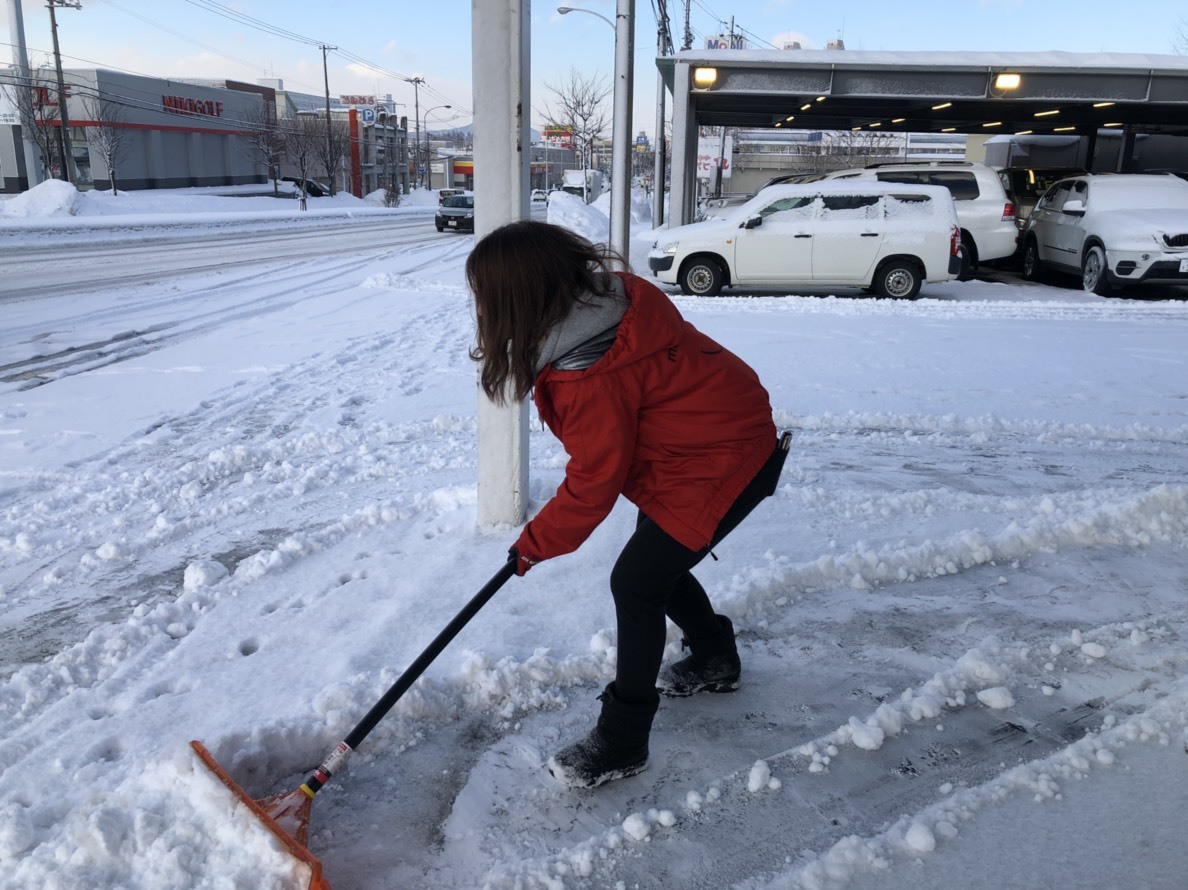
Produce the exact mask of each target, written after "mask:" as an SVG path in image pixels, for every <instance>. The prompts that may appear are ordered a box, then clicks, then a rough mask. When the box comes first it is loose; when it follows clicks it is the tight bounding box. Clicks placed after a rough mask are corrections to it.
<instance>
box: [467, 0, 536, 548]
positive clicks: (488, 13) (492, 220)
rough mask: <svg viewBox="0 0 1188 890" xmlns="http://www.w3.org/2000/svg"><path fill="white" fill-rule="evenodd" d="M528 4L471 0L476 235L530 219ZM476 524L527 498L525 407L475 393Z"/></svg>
mask: <svg viewBox="0 0 1188 890" xmlns="http://www.w3.org/2000/svg"><path fill="white" fill-rule="evenodd" d="M530 5H531V0H471V56H472V60H473V68H472V70H473V74H472V77H473V95H474V163H475V178H474V213H475V216H474V237H475V238H476V239H478V238H482V237H483V236H484V235H486V234H487V233H489V232H491V231H494V230H495V229H497V228H499V227H500V226H502V225H504V224H506V223H509V222H513V221H515V220H518V219H527V218H528V214H529V209H528V183H529V179H528V172H529V165H528V161H529V154H530V153H529V151H528V147H529V144H530V143H529V129H528V117H527V114H528V111H529V109H531V108H532V102H531V95H530V89H529V84H530V83H531V71H530V66H529V55H530V52H529V51H530V44H531V15H530ZM477 418H478V524H479V525H480V526H491V525H498V524H502V523H507V524H510V525H519V524H520V523H522V522H523V521H524V516H525V513H526V507H527V500H528V407H527V405H526V404H524V403H523V402H514V401H513V402H511V403H510V404H508V405H505V406H500V405H496V404H495V403H494V402H492V401H491V400H490V399H488V398H487V397H486V395H484V394H483V392H482V390H479V395H478V414H477Z"/></svg>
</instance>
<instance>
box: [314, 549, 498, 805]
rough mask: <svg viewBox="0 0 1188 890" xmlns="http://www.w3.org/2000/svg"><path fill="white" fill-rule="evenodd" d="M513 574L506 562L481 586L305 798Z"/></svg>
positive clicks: (346, 742) (327, 764)
mask: <svg viewBox="0 0 1188 890" xmlns="http://www.w3.org/2000/svg"><path fill="white" fill-rule="evenodd" d="M515 573H516V561H515V559H509V560H508V561H507V562H506V563H504V564H503V567H502V568H501V569H500V570H499V571H498V572H496V573H495V575H494V576H493V577H492V578H491V580H490V581H488V582H487V583H486V584H484V585H483V589H482V590H480V591H479V592H478V593H476V594H475V595H474V596H473V597H472V598H471V600H470V602H468V603H467V604H466V605H465V606H463V607H462V611H460V612H459V613H458V614H457V615H455V616H454V619H453V620H452V621H451V622H450V623H449V624H447V625H446V626H445V628H444V629H443V630H442V631H441V633H439V634H438V635H437V636H436V637H435V638H434V639H433V642H432V643H430V644H429V645H428V646H427V647H425V651H424V652H422V653H421V654H420V655H418V656H417V659H416V660H415V661H414V662H413V663H412V664H410V665H409V666H408V667H407V668H406V669H405V671H404V673H403V674H401V675H400V676H399V677H398V678H397V680H396V682H395V683H393V684H392V685H391V686H390V687H388V691H387V692H385V693H384V694H383V697H382V698H381V699H380V700H379V701H378V702H376V703H375V705H374V706H373V707H372V709H371V710H370V711H368V712H367V716H365V717H364V718H363V719H362V720H360V721H359V723H358V725H357V726H356V727H355V728H354V729H352V730H351V731H350V734H349V735H348V736H347V737H346V738H345V739H343V740H342V742H341V743H340V744H339V746H338V747H337V748H335V749H334V751H333V752H331V754H330V756H329V757H327V758H326V760H325V762H323V763H322V765H321V766H320V767H318V769H317V770H316V771H315V772H314V773H313V775H311V776H310V777H309V778H308V779H307V780H306V782H305V784H304V785H302V786H301V788H302V790H303V791H305V793H306V794H308V795H309V796H310V797H313V796H314V795H315V794H317V792H318V789H319V788H321V787H322V785H324V784H325V782H326V780H327V779H328V778H330V776H331V774H332V773H333V772H334V771H335V770H336V769H337V767H338V766H339V765H340V764H341V762H342V761H343V760H344V759H345V757H346V755H347V754H349V753H350V752H351V751H353V750H355V749H356V748H357V747H358V746H359V744H360V743H361V742H362V741H363V739H365V738H367V734H368V733H370V732H371V731H372V730H373V729H375V727H376V724H378V723H379V722H380V721H381V720H382V719H383V718H384V716H385V715H386V714H387V713H388V711H390V710H392V706H393V705H395V704H396V702H398V701H399V700H400V698H401V696H403V695H404V693H406V692H408V690H409V687H411V686H412V685H413V683H415V682H416V681H417V679H418V678H419V677H420V676H421V674H423V673H425V669H426V668H428V667H429V665H431V664H432V663H433V660H434V659H435V658H437V656H438V655H440V654H441V652H442V650H443V649H445V647H446V646H448V645H449V644H450V641H451V640H453V639H454V637H456V636H457V635H458V632H459V631H461V630H462V628H464V627H465V626H466V625H467V623H468V622H469V621H470V619H471V618H473V617H474V616H475V615H476V614H478V611H479V609H481V608H482V607H483V606H485V605H486V604H487V600H489V599H490V598H491V597H493V596H494V595H495V593H496V592H497V591H498V590H499V588H501V587H502V586H503V585H504V584H505V583H507V580H508V579H509V578H510V577H511V576H512V575H514V574H515Z"/></svg>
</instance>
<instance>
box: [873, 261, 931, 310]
mask: <svg viewBox="0 0 1188 890" xmlns="http://www.w3.org/2000/svg"><path fill="white" fill-rule="evenodd" d="M922 283H923V282H922V281H921V280H920V266H919V265H918V264H917V263H915V262H913V261H912V260H888V261H887V262H885V263H883V265H881V266H879V270H878V271H877V272H876V273H875V277H874V281H873V282H872V284H873V286H874V289H875V292H876V293H877V294H878V295H879V296H880V297H883V298H885V299H891V300H914V299H916V297H918V296H919V295H920V285H921V284H922Z"/></svg>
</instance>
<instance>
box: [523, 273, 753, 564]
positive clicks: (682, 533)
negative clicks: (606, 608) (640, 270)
mask: <svg viewBox="0 0 1188 890" xmlns="http://www.w3.org/2000/svg"><path fill="white" fill-rule="evenodd" d="M620 277H621V278H622V279H623V282H624V284H625V286H626V290H627V296H628V298H629V300H630V301H631V305H630V307H629V308H628V309H627V312H626V314H625V315H624V316H623V319H622V321H621V322H620V324H619V330H618V335H617V336H616V338H615V342H614V343H613V344H612V346H611V348H610V349H609V350H608V351H607V353H606V354H605V355H604V356H603V357H602V358H601V359H599V360H598V361H597V362H595V363H594V364H593V365H592V366H590V367H589V368H586V369H585V370H582V371H558V370H555V369H554V368H553V367H552V365H546V366H545V368H544V370H542V371H541V372H540V374H539V375H538V376H537V378H536V383H535V401H536V407H537V411H538V412H539V413H540V416H541V419H542V420H543V421H544V422H545V423H546V424H547V425H548V427H549V429H550V430H552V431H553V434H554V435H555V436H557V438H558V439H560V440H561V444H562V445H563V446H564V447H565V451H566V453H567V454H568V455H569V463H568V464H567V465H566V467H565V480H564V481H563V482H562V483H561V487H560V488H558V489H557V494H556V495H555V496H554V497H553V498H552V500H550V501H549V502H548V503H547V504H545V506H544V508H543V509H542V510H541V511H540V513H538V514H537V515H536V517H535V518H534V519H533V520H532V521H531V522H529V523H528V524H527V525H526V526H525V527H524V531H523V533H522V534H521V535H520V539H519V540H518V541H517V542H516V549H517V550H518V551H519V552H520V554H521V556H523V557H526V558H527V560H528V561H529V562H530V563H531V562H539V561H540V560H544V559H550V558H552V557H554V556H561V555H562V554H564V553H570V552H572V551H574V550H576V549H577V548H578V547H580V546H581V544H582V543H583V542H584V541H585V540H586V538H587V537H589V536H590V534H591V532H593V531H594V529H595V528H597V526H598V524H599V523H600V522H602V520H603V519H605V518H606V516H607V514H608V513H610V511H611V509H612V508H613V507H614V505H615V501H616V500H617V499H618V497H619V495H620V494H622V495H624V496H625V497H626V498H627V499H628V500H630V501H631V502H632V503H634V504H635V505H636V506H637V507H639V509H640V510H642V511H643V512H644V513H645V514H646V515H647V516H648V517H649V518H650V519H652V520H653V521H654V522H656V523H657V524H658V525H659V526H660V527H661V528H662V529H664V531H665V532H667V533H668V534H669V535H671V536H672V537H673V538H675V539H676V540H677V541H679V542H680V543H681V544H683V545H685V546H686V547H688V548H689V549H690V550H701V549H702V548H704V547H706V546H708V545H709V542H710V538H711V537H712V536H713V533H714V531H715V529H716V528H717V527H718V523H719V521H720V520H721V519H722V517H723V516H724V515H725V514H726V511H727V510H728V509H729V508H730V505H731V504H733V503H734V501H735V499H736V498H737V497H738V496H739V495H740V494H741V493H742V490H743V489H744V488H746V486H747V484H748V483H749V482H750V481H751V479H753V478H754V476H755V474H756V473H757V472H759V469H760V467H762V466H763V464H764V462H765V461H766V460H767V458H768V457H770V456H771V452H772V449H773V448H774V447H775V440H776V431H775V425H774V423H773V422H772V418H771V405H770V403H769V401H768V395H767V390H765V389H764V388H763V386H762V384H761V383H760V382H759V378H758V376H756V374H755V372H754V371H753V370H751V368H750V367H749V366H748V365H747V364H746V363H745V362H743V361H742V360H741V359H740V358H738V357H737V356H735V355H734V354H733V353H731V352H729V351H728V350H727V349H725V348H724V347H722V346H720V345H719V344H717V343H715V342H714V341H713V340H711V339H710V338H709V337H707V336H706V335H705V334H703V333H701V332H700V331H698V330H697V329H696V328H695V327H693V325H691V324H689V323H688V322H687V321H685V320H684V319H683V318H682V317H681V314H680V312H679V311H677V308H676V306H675V305H673V303H672V301H671V300H669V299H668V297H667V296H666V295H665V294H664V293H662V292H661V291H660V290H659V289H657V288H656V287H655V286H654V285H652V284H651V283H649V282H647V281H645V280H644V279H642V278H639V277H637V276H635V275H630V274H624V275H620Z"/></svg>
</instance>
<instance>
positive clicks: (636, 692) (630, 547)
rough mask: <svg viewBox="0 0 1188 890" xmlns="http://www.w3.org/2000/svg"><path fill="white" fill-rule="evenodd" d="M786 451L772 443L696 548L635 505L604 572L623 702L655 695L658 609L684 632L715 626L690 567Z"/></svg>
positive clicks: (768, 483) (744, 509) (736, 519)
mask: <svg viewBox="0 0 1188 890" xmlns="http://www.w3.org/2000/svg"><path fill="white" fill-rule="evenodd" d="M786 454H787V452H786V451H784V450H783V449H781V448H779V447H778V446H777V447H776V449H775V450H774V451H773V452H772V455H771V457H769V458H768V459H767V463H765V464H764V465H763V467H762V468H760V470H759V472H758V473H756V474H755V478H754V479H752V480H751V482H750V484H748V485H747V487H746V488H744V489H743V491H742V494H740V495H739V496H738V497H737V498H736V499H735V501H734V503H733V504H731V506H730V509H729V510H727V511H726V515H725V516H723V517H722V521H721V522H719V523H718V527H717V529H716V530H715V531H714V536H713V538H712V539H711V540H710V543H709V546H707V547H705V548H703V549H701V550H690V549H689V548H688V547H686V546H685V545H683V544H681V543H679V542H678V541H676V540H675V539H674V538H673V537H672V536H670V535H669V534H668V533H667V532H666V531H664V529H662V528H660V526H659V525H657V524H656V523H655V522H653V521H652V520H651V519H649V518H648V517H647V516H645V515H644V514H643V512H642V511H641V512H640V514H639V518H638V519H637V520H636V525H635V533H634V534H632V536H631V538H630V539H629V540H628V541H627V544H626V545H625V546H624V547H623V552H622V553H620V554H619V558H618V560H617V561H616V562H615V567H614V569H612V570H611V576H610V586H611V593H612V594H613V595H614V598H615V618H616V620H617V623H618V636H619V654H618V665H617V668H616V670H615V694H616V695H617V696H618V697H619V698H621V699H623V700H624V701H628V702H650V701H655V700H656V699H657V697H658V694H657V692H656V675H657V674H659V673H660V662H661V660H662V659H663V656H664V640H665V636H666V635H667V628H666V625H665V623H664V616H665V615H667V616H668V617H669V618H671V619H672V622H673V624H675V625H676V626H677V627H679V628H680V629H681V631H682V632H683V633H684V635H685V637H686V638H687V639H691V640H696V639H707V638H713V637H716V636H719V635H720V634H721V633H722V626H721V624H720V623H719V621H718V618H717V615H716V613H715V612H714V607H713V605H712V604H711V603H710V600H709V597H708V596H706V593H705V588H703V587H702V586H701V584H700V583H699V582H698V580H697V579H696V578H694V577H693V575H692V574H691V573H690V569H692V568H693V567H694V566H696V565H697V564H698V563H699V562H701V561H702V560H703V559H704V558H705V557H706V555H707V554H708V553H709V552H710V549H711V548H713V547H715V546H716V545H717V544H718V542H719V541H721V540H722V539H723V538H725V537H726V535H728V534H730V532H731V531H733V530H734V528H735V526H737V525H738V524H739V523H740V522H742V521H743V520H744V519H746V517H747V515H748V514H749V513H750V512H751V511H752V510H754V509H755V507H756V506H758V505H759V502H760V501H762V500H763V499H764V498H765V497H767V496H768V495H770V494H771V493H772V492H773V491H774V490H775V487H776V483H777V482H778V479H779V474H780V470H781V469H782V467H783V463H784V457H785V456H786Z"/></svg>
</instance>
